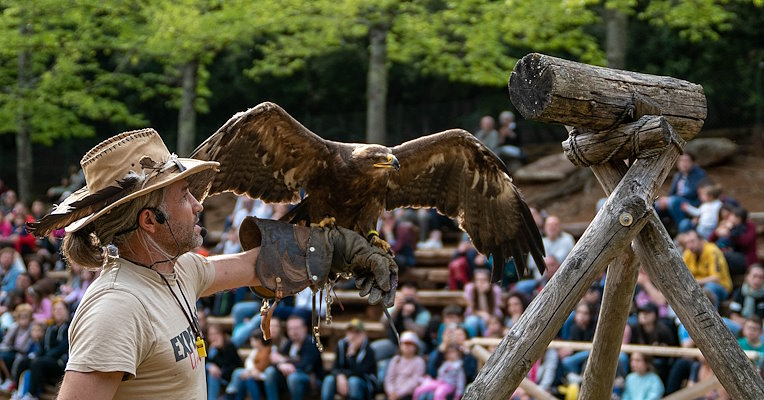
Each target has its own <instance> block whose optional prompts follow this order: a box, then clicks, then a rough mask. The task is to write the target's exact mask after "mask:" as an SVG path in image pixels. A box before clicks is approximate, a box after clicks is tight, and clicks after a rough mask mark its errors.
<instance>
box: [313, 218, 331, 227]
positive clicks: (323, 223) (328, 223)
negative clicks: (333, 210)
mask: <svg viewBox="0 0 764 400" xmlns="http://www.w3.org/2000/svg"><path fill="white" fill-rule="evenodd" d="M310 226H312V227H319V228H335V227H336V226H337V220H336V219H334V217H324V219H322V220H321V222H319V223H317V224H310Z"/></svg>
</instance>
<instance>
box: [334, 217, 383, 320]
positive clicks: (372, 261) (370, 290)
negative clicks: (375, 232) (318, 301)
mask: <svg viewBox="0 0 764 400" xmlns="http://www.w3.org/2000/svg"><path fill="white" fill-rule="evenodd" d="M326 235H327V237H328V238H329V241H330V242H331V243H332V244H333V245H334V257H333V259H332V269H331V272H332V273H336V274H343V273H348V272H350V273H352V274H353V275H354V276H355V285H356V287H357V288H358V289H360V293H359V294H360V295H361V297H364V296H366V295H369V303H370V304H377V303H379V302H382V304H383V305H384V306H385V307H391V306H392V305H393V303H394V300H395V288H396V287H397V286H398V265H397V264H395V260H393V258H392V257H391V256H390V255H389V254H387V253H386V252H384V251H383V250H382V249H380V248H379V247H376V246H373V245H371V244H370V243H369V241H368V240H366V239H365V238H363V237H361V235H359V234H357V233H355V232H353V231H351V230H350V229H345V228H342V227H336V228H328V230H327V231H326Z"/></svg>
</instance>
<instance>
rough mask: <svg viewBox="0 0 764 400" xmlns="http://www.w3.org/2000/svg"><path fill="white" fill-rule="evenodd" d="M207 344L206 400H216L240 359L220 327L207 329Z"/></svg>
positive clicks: (214, 325)
mask: <svg viewBox="0 0 764 400" xmlns="http://www.w3.org/2000/svg"><path fill="white" fill-rule="evenodd" d="M207 342H208V349H207V362H206V368H207V399H210V400H214V399H217V398H218V395H219V394H220V388H221V387H225V385H227V384H228V382H230V381H231V374H232V373H233V370H235V369H236V368H239V367H241V358H240V357H239V353H238V352H237V350H236V346H234V345H233V343H231V341H230V340H229V339H228V338H227V337H226V335H225V333H224V332H223V328H221V327H220V325H216V324H210V325H209V326H208V327H207Z"/></svg>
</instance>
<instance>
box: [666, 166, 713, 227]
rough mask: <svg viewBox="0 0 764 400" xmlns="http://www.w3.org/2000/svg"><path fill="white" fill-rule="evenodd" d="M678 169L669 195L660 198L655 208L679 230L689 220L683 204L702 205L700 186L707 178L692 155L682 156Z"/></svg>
mask: <svg viewBox="0 0 764 400" xmlns="http://www.w3.org/2000/svg"><path fill="white" fill-rule="evenodd" d="M676 167H677V169H678V171H677V172H676V174H674V178H673V179H672V180H671V189H669V195H668V196H661V197H659V198H658V200H656V201H655V208H656V209H657V211H658V215H660V216H661V217H662V218H664V217H668V218H670V219H671V221H672V222H673V223H674V224H675V226H676V227H677V228H678V227H679V223H680V222H682V220H684V219H686V218H687V215H686V214H685V213H684V211H683V210H682V204H684V203H689V204H690V205H692V206H693V207H697V206H698V205H699V204H700V199H698V185H699V184H700V182H701V181H702V180H703V179H704V178H705V177H706V171H704V170H703V168H700V166H698V165H696V164H695V157H694V156H693V155H692V154H690V153H684V154H682V155H680V156H679V159H678V160H677V163H676Z"/></svg>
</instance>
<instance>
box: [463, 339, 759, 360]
mask: <svg viewBox="0 0 764 400" xmlns="http://www.w3.org/2000/svg"><path fill="white" fill-rule="evenodd" d="M501 340H502V339H496V338H472V339H470V340H468V341H467V345H468V346H484V347H491V346H497V345H499V344H500V343H501ZM592 345H593V343H592V342H574V341H569V340H553V341H551V342H549V346H548V348H550V349H568V350H572V351H584V350H591V349H592ZM738 347H739V346H738ZM620 351H622V352H624V353H629V354H631V353H642V354H646V355H650V356H653V357H675V358H678V357H688V358H697V357H700V356H702V355H703V353H702V352H701V351H700V349H698V348H695V347H675V346H652V345H646V344H623V345H621V348H620ZM744 354H745V356H746V357H748V358H749V359H751V360H758V358H759V356H760V354H759V353H758V352H757V351H745V352H744Z"/></svg>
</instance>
